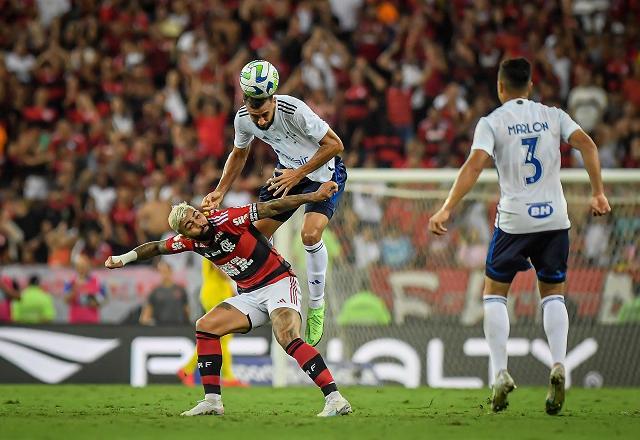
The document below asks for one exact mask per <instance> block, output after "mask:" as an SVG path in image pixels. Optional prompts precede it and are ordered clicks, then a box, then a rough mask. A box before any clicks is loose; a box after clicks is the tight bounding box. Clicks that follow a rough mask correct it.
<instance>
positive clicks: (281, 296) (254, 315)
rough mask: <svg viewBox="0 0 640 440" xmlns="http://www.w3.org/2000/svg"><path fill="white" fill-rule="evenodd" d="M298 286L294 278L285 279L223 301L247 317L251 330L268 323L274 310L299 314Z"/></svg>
mask: <svg viewBox="0 0 640 440" xmlns="http://www.w3.org/2000/svg"><path fill="white" fill-rule="evenodd" d="M301 300H302V295H301V294H300V286H299V284H298V279H297V278H296V277H286V278H283V279H281V280H280V281H277V282H275V283H273V284H269V285H268V286H264V287H261V288H259V289H256V290H253V291H251V292H247V293H243V294H241V295H237V296H234V297H232V298H229V299H226V300H224V302H226V303H227V304H230V305H232V306H233V307H235V308H236V309H238V310H240V311H241V312H242V313H244V314H245V315H247V318H249V323H250V324H251V328H256V327H260V326H261V325H264V324H266V323H267V322H269V321H270V319H271V318H270V316H271V312H273V311H274V310H275V309H280V308H283V307H285V308H288V309H293V310H295V311H296V312H298V313H300V302H301Z"/></svg>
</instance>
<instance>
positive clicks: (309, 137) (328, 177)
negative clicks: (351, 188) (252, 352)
mask: <svg viewBox="0 0 640 440" xmlns="http://www.w3.org/2000/svg"><path fill="white" fill-rule="evenodd" d="M279 80H280V78H279V76H278V71H277V70H276V68H275V67H274V66H273V65H271V64H270V63H269V62H267V61H263V60H257V61H252V62H250V63H248V64H247V65H246V66H244V67H243V68H242V71H241V72H240V87H242V90H243V91H244V103H245V105H244V106H242V107H240V109H239V110H238V112H237V113H236V117H235V120H234V122H233V125H234V129H235V140H234V148H233V151H232V152H231V154H230V155H229V158H228V159H227V162H226V164H225V166H224V171H223V173H222V178H221V179H220V182H219V183H218V186H217V187H216V189H215V190H213V192H211V193H209V194H208V195H207V196H206V197H205V198H204V199H203V201H202V209H215V208H217V207H218V206H220V203H222V199H223V198H224V195H225V194H226V192H227V191H228V190H229V188H230V187H231V185H232V183H233V182H234V181H235V180H236V178H237V177H238V176H239V175H240V173H241V171H242V169H243V168H244V164H245V163H246V161H247V157H248V155H249V151H250V147H251V143H252V142H253V140H254V139H255V138H259V139H262V140H263V141H264V142H266V143H267V144H269V145H271V147H272V148H273V150H274V151H275V152H276V154H277V156H278V163H277V165H276V170H275V172H274V174H273V177H271V178H270V179H269V180H268V181H267V183H266V185H265V186H264V187H263V188H262V190H261V191H260V201H261V202H265V201H268V200H273V199H275V198H278V197H283V196H286V195H287V194H303V193H307V192H310V191H315V190H316V189H318V188H319V187H320V185H321V184H322V183H324V182H330V181H333V182H336V184H337V185H338V191H337V192H336V193H335V194H334V195H333V196H332V197H331V198H329V199H328V200H323V201H321V202H313V203H307V204H306V205H305V215H304V221H303V223H302V232H301V236H302V243H303V244H304V248H305V250H306V257H307V258H306V260H307V261H306V262H307V279H308V281H309V285H308V287H309V309H308V311H307V328H306V332H305V339H306V341H307V342H308V343H309V344H311V345H313V346H315V345H317V344H318V342H320V339H321V338H322V333H323V329H324V286H325V277H326V272H327V265H328V262H329V258H328V254H327V250H326V248H325V246H324V243H323V242H322V232H323V231H324V229H325V228H326V227H327V225H328V223H329V220H330V219H331V217H332V216H333V214H334V213H335V210H336V206H337V204H338V199H339V198H340V195H341V194H342V191H343V189H344V185H345V182H346V180H347V173H346V170H345V166H344V164H343V163H342V160H341V159H340V157H339V156H338V155H339V154H340V153H341V152H342V151H343V149H344V147H343V145H342V141H341V140H340V138H339V137H338V136H337V135H336V134H335V133H334V131H333V130H332V129H331V128H330V127H329V125H328V124H327V123H326V122H325V121H323V120H322V119H320V117H319V116H318V115H316V114H315V113H314V112H313V111H312V110H311V109H310V108H309V107H308V106H307V105H306V104H305V103H304V102H302V101H300V100H299V99H297V98H294V97H292V96H287V95H275V92H276V90H277V88H278V83H279ZM294 212H295V209H291V210H289V211H286V212H283V213H281V214H279V215H277V216H274V217H272V218H266V219H262V220H259V221H257V222H256V224H255V226H256V228H257V229H258V230H259V231H260V232H261V233H262V234H263V235H265V236H266V237H267V238H270V237H271V236H272V235H273V233H274V232H275V231H276V230H277V229H278V228H279V227H280V225H282V224H283V223H284V222H286V221H287V220H288V219H289V218H290V217H291V216H292V215H293V213H294Z"/></svg>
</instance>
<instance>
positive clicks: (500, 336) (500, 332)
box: [483, 295, 509, 378]
mask: <svg viewBox="0 0 640 440" xmlns="http://www.w3.org/2000/svg"><path fill="white" fill-rule="evenodd" d="M483 303H484V336H485V338H487V343H488V344H489V353H490V358H491V366H492V368H493V375H494V378H495V375H497V374H498V373H499V372H500V371H501V370H506V369H507V339H509V314H508V313H507V298H506V297H504V296H501V295H485V296H484V298H483Z"/></svg>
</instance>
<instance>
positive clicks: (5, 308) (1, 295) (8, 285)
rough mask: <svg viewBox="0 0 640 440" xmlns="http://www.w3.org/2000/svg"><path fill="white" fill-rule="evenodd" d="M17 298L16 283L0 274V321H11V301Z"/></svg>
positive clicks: (18, 293) (18, 295)
mask: <svg viewBox="0 0 640 440" xmlns="http://www.w3.org/2000/svg"><path fill="white" fill-rule="evenodd" d="M19 299H20V289H19V288H18V283H16V281H15V280H13V279H11V278H9V277H8V276H4V275H3V276H0V322H9V321H11V303H12V302H13V301H17V300H19Z"/></svg>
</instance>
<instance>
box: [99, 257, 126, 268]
mask: <svg viewBox="0 0 640 440" xmlns="http://www.w3.org/2000/svg"><path fill="white" fill-rule="evenodd" d="M123 266H124V263H123V262H122V261H120V260H118V261H113V257H109V258H107V261H105V262H104V267H106V268H107V269H117V268H119V267H123Z"/></svg>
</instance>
